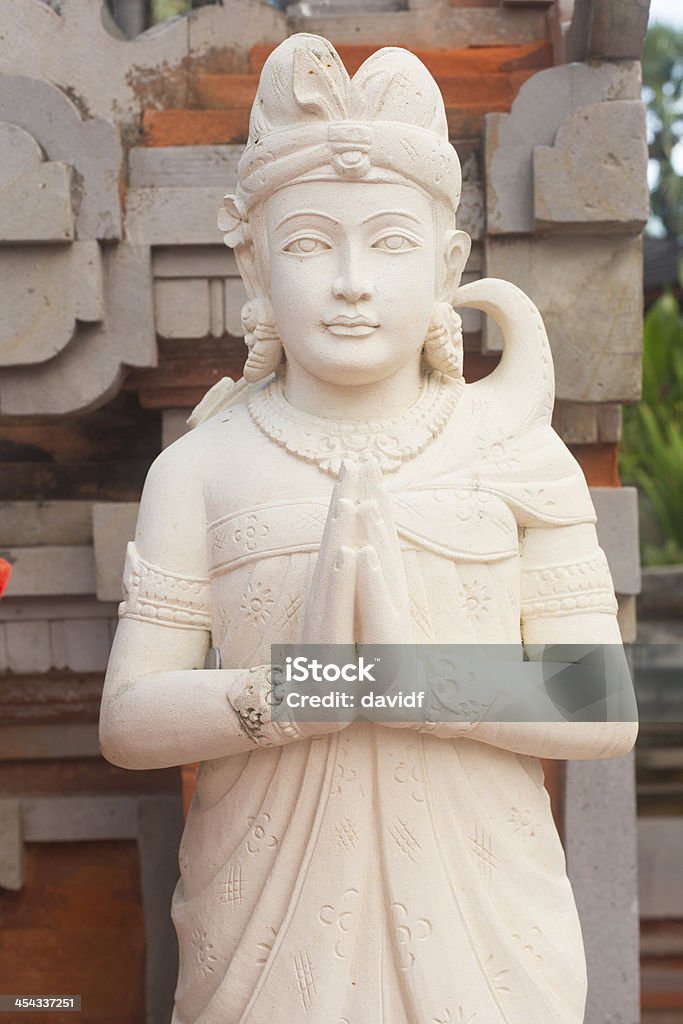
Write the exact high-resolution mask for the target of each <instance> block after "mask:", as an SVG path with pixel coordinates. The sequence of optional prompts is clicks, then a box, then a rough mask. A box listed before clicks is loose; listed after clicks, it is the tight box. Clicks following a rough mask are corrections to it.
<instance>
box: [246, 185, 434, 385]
mask: <svg viewBox="0 0 683 1024" xmlns="http://www.w3.org/2000/svg"><path fill="white" fill-rule="evenodd" d="M434 221H435V217H434V211H433V205H432V203H431V202H430V200H429V199H428V198H427V197H426V195H423V193H422V192H420V191H418V189H415V188H411V187H410V186H408V185H400V184H378V183H375V184H372V183H366V182H339V183H337V182H322V181H321V182H311V183H304V182H302V183H299V184H295V185H290V186H288V187H287V188H284V189H282V190H281V191H279V192H277V193H275V195H273V196H271V198H270V199H268V200H267V202H266V207H265V222H266V230H267V235H268V252H269V258H270V272H271V301H272V305H273V312H274V315H275V323H276V325H277V328H278V331H279V333H280V336H281V338H282V342H283V344H284V348H285V352H286V355H287V359H288V360H290V361H294V362H296V363H298V364H300V365H301V366H302V367H303V368H304V369H306V370H307V371H308V372H309V373H310V374H312V375H313V376H315V377H317V378H319V379H320V380H323V381H325V382H327V383H329V384H351V385H354V384H355V385H360V384H372V383H374V382H375V381H380V380H384V379H385V378H386V377H388V376H390V375H391V374H393V373H394V372H396V371H398V370H399V369H401V368H402V367H404V366H405V365H406V364H407V363H408V362H410V361H411V360H415V359H418V358H419V353H420V351H421V349H422V345H423V343H424V338H425V335H426V333H427V327H428V324H429V319H430V315H431V312H432V308H433V305H434V302H435V298H436V287H437V282H436V254H435V245H436V239H435V227H434Z"/></svg>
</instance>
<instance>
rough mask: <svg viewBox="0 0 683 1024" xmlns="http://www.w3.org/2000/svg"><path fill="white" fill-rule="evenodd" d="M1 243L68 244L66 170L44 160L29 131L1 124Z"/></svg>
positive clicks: (69, 219) (70, 217)
mask: <svg viewBox="0 0 683 1024" xmlns="http://www.w3.org/2000/svg"><path fill="white" fill-rule="evenodd" d="M0 154H1V156H0V242H57V243H64V242H70V241H71V240H72V239H73V236H74V225H73V219H74V218H73V211H72V209H71V168H70V167H68V166H67V165H66V164H63V163H50V162H46V161H45V158H44V156H43V154H42V152H41V150H40V146H39V145H38V143H37V142H36V141H35V139H34V138H33V136H32V135H29V133H28V132H25V131H24V130H23V129H22V128H18V127H17V126H16V125H13V124H5V123H2V122H0Z"/></svg>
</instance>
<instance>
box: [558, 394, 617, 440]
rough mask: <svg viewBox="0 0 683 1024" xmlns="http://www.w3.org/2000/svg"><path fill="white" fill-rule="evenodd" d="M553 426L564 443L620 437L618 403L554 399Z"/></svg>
mask: <svg viewBox="0 0 683 1024" xmlns="http://www.w3.org/2000/svg"><path fill="white" fill-rule="evenodd" d="M553 427H554V428H555V430H556V431H557V433H558V434H559V435H560V437H561V438H562V440H563V441H564V442H565V444H597V443H598V442H603V443H613V442H615V441H620V440H621V406H620V405H618V404H616V403H610V402H606V403H604V404H600V403H597V402H566V401H560V402H556V403H555V408H554V410H553Z"/></svg>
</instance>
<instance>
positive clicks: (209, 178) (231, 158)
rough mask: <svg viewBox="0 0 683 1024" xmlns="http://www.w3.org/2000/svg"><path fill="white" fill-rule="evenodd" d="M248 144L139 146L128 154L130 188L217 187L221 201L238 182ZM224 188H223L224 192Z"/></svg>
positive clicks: (217, 193)
mask: <svg viewBox="0 0 683 1024" xmlns="http://www.w3.org/2000/svg"><path fill="white" fill-rule="evenodd" d="M243 152H244V146H243V145H241V144H233V145H229V146H153V147H152V146H139V147H137V148H134V149H131V151H130V153H129V154H128V184H129V187H130V188H134V189H137V188H174V187H175V188H187V187H188V185H191V186H193V187H201V188H207V187H208V188H215V189H216V195H217V196H218V197H219V202H220V199H221V198H222V196H223V195H224V194H225V193H226V192H231V191H233V190H234V189H235V187H236V185H237V164H238V163H239V160H240V157H241V156H242V153H243ZM221 190H222V191H221Z"/></svg>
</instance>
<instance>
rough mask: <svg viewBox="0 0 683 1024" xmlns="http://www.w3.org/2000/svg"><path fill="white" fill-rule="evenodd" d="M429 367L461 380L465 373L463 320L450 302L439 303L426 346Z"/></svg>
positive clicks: (425, 353) (430, 325)
mask: <svg viewBox="0 0 683 1024" xmlns="http://www.w3.org/2000/svg"><path fill="white" fill-rule="evenodd" d="M424 357H425V360H426V362H427V363H428V365H429V366H431V367H432V369H434V370H439V371H440V372H441V373H444V374H446V376H447V377H453V378H454V379H455V380H459V379H460V378H461V377H462V371H463V359H464V357H463V343H462V320H461V319H460V317H459V316H458V314H457V313H456V312H455V310H454V309H453V307H452V306H451V304H450V302H437V303H436V304H435V306H434V310H433V312H432V318H431V320H430V321H429V328H428V330H427V337H426V338H425V344H424Z"/></svg>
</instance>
